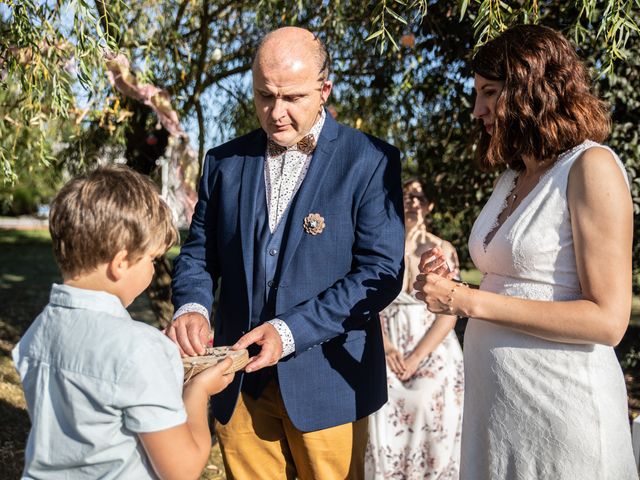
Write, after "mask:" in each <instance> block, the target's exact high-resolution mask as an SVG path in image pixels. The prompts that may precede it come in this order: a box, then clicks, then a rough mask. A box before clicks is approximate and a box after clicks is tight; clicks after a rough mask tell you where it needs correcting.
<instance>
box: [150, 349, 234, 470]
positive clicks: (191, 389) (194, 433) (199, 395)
mask: <svg viewBox="0 0 640 480" xmlns="http://www.w3.org/2000/svg"><path fill="white" fill-rule="evenodd" d="M232 363H233V361H232V360H231V359H230V358H227V359H225V360H224V361H223V362H220V363H218V364H217V365H216V366H214V367H211V368H208V369H207V370H205V371H204V372H202V373H200V374H199V375H197V376H196V377H195V378H194V379H193V380H191V381H190V382H188V383H187V384H186V386H185V388H184V392H183V394H182V398H183V400H184V405H185V409H186V411H187V422H186V423H183V424H182V425H178V426H176V427H173V428H168V429H166V430H161V431H159V432H149V433H140V434H139V436H140V440H141V442H142V445H143V446H144V449H145V451H146V452H147V456H148V457H149V460H150V461H151V465H153V469H154V470H155V472H156V473H157V474H158V476H159V477H160V478H161V479H163V480H165V479H194V478H198V477H199V476H200V474H201V473H202V470H203V469H204V467H205V465H206V462H207V459H208V458H209V454H210V452H211V432H210V431H209V423H208V418H207V410H208V409H207V403H208V400H209V396H210V395H213V394H215V393H218V392H220V391H221V390H223V389H224V388H226V386H227V385H229V383H231V381H232V380H233V377H234V375H233V374H229V375H223V372H224V371H225V370H227V369H228V368H229V367H231V365H232Z"/></svg>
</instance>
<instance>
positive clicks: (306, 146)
mask: <svg viewBox="0 0 640 480" xmlns="http://www.w3.org/2000/svg"><path fill="white" fill-rule="evenodd" d="M289 148H293V147H283V146H282V145H279V144H277V143H276V142H274V141H273V140H271V139H269V141H268V142H267V153H268V154H269V156H271V157H277V156H279V155H282V154H283V153H284V152H286V151H287V149H289ZM295 148H296V149H297V150H298V151H299V152H301V153H304V154H305V155H311V153H313V151H314V150H315V148H316V139H315V138H314V137H313V135H312V134H311V133H309V134H307V135H305V136H304V137H302V138H301V139H300V141H299V142H298V143H296V144H295Z"/></svg>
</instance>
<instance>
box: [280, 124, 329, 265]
mask: <svg viewBox="0 0 640 480" xmlns="http://www.w3.org/2000/svg"><path fill="white" fill-rule="evenodd" d="M337 136H338V123H337V122H336V121H335V120H334V119H333V117H331V115H330V114H329V113H328V112H327V113H326V117H325V121H324V126H323V128H322V132H321V133H320V138H319V139H318V146H317V147H316V150H315V152H314V154H313V158H312V159H311V163H310V164H309V170H308V171H307V175H306V176H305V178H304V181H303V182H302V185H301V186H300V190H298V194H297V198H296V200H295V202H294V204H293V211H292V212H291V215H289V218H288V221H287V225H286V227H287V230H286V234H285V238H284V242H283V254H282V264H281V266H280V272H281V274H282V272H285V271H286V269H287V267H288V266H289V263H291V260H292V258H293V255H294V254H295V251H296V248H297V247H298V244H299V243H300V240H301V239H302V235H303V234H304V229H303V227H302V224H303V221H304V218H305V217H306V216H307V215H309V214H310V213H320V214H322V212H312V211H311V210H310V209H311V208H312V206H313V204H314V201H315V199H316V196H317V194H318V192H319V190H320V187H321V185H322V181H323V179H324V177H325V175H326V174H327V172H328V171H329V170H330V166H331V162H332V160H333V158H334V155H335V152H336V144H337V142H336V138H337Z"/></svg>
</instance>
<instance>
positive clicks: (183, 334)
mask: <svg viewBox="0 0 640 480" xmlns="http://www.w3.org/2000/svg"><path fill="white" fill-rule="evenodd" d="M176 343H177V344H178V345H180V347H181V348H182V350H183V351H184V354H185V355H188V356H190V357H193V356H195V355H197V352H196V350H195V348H193V346H192V345H191V340H190V339H189V334H188V333H187V329H186V327H185V326H184V325H182V324H181V325H179V326H178V327H177V328H176Z"/></svg>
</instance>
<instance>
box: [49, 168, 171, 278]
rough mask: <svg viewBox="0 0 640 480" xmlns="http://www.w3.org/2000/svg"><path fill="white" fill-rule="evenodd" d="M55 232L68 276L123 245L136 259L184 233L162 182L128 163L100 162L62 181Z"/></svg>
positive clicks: (52, 221) (52, 217)
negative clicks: (165, 198)
mask: <svg viewBox="0 0 640 480" xmlns="http://www.w3.org/2000/svg"><path fill="white" fill-rule="evenodd" d="M49 232H50V233H51V239H52V242H53V252H54V255H55V257H56V262H57V263H58V266H59V267H60V270H61V271H62V274H63V276H76V275H80V274H83V273H87V272H90V271H92V270H94V269H95V268H96V267H97V266H98V265H100V264H103V263H108V262H110V261H111V260H112V259H113V257H115V255H116V254H117V253H118V252H119V251H121V250H126V251H127V258H128V259H129V260H130V261H131V262H132V263H135V262H137V261H139V260H140V259H141V258H142V257H143V256H144V255H145V254H147V253H149V252H152V253H155V252H157V253H158V254H162V253H164V252H166V251H167V250H168V249H169V248H171V246H172V245H174V244H175V243H176V242H177V240H178V238H179V236H178V232H177V230H176V228H175V226H174V224H173V220H172V216H171V210H170V209H169V207H168V206H167V204H166V203H165V202H164V201H163V200H162V199H161V198H160V196H159V195H158V189H157V187H156V185H155V184H154V183H153V182H152V181H151V180H150V179H149V178H148V177H146V176H144V175H141V174H140V173H137V172H135V171H133V170H131V169H130V168H128V167H126V166H123V165H119V166H108V167H99V168H97V169H95V170H93V171H91V172H88V173H86V174H84V175H80V176H78V177H76V178H74V179H73V180H71V181H69V182H68V183H67V184H66V185H65V186H64V187H62V189H61V190H60V191H59V192H58V194H57V195H56V197H55V198H54V200H53V202H52V204H51V210H50V213H49Z"/></svg>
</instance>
